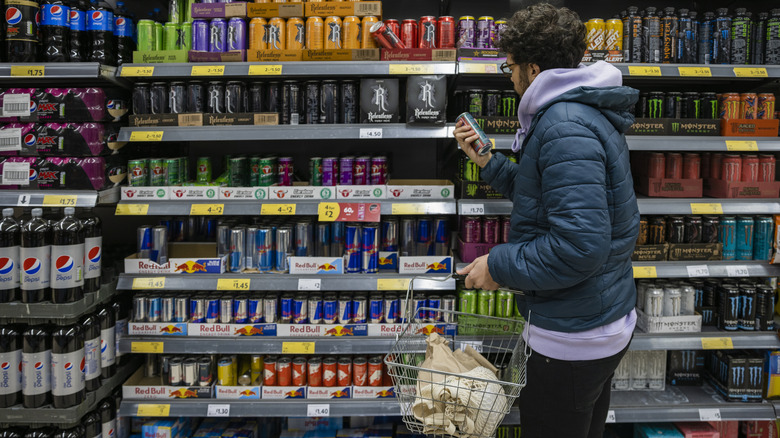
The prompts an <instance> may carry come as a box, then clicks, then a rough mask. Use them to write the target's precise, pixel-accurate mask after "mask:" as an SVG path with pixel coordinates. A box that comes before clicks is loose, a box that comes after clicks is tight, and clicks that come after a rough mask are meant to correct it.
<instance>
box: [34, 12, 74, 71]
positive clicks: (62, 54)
mask: <svg viewBox="0 0 780 438" xmlns="http://www.w3.org/2000/svg"><path fill="white" fill-rule="evenodd" d="M41 38H42V40H41V42H42V43H43V53H42V56H41V60H42V61H44V62H68V61H69V60H70V45H69V43H68V40H69V39H70V6H68V5H67V4H66V3H65V2H64V1H63V0H43V1H42V2H41Z"/></svg>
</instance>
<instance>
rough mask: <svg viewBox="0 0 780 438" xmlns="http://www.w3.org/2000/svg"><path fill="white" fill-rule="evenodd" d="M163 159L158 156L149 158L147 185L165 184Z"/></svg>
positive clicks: (158, 185)
mask: <svg viewBox="0 0 780 438" xmlns="http://www.w3.org/2000/svg"><path fill="white" fill-rule="evenodd" d="M164 163H165V161H164V160H162V159H159V158H150V159H149V185H150V186H152V187H160V186H164V185H165V170H164V169H163V164H164Z"/></svg>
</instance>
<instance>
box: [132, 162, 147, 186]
mask: <svg viewBox="0 0 780 438" xmlns="http://www.w3.org/2000/svg"><path fill="white" fill-rule="evenodd" d="M147 165H148V163H147V162H146V160H130V161H128V162H127V185H129V186H130V187H146V186H148V185H149V169H148V167H147Z"/></svg>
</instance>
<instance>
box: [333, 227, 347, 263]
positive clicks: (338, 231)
mask: <svg viewBox="0 0 780 438" xmlns="http://www.w3.org/2000/svg"><path fill="white" fill-rule="evenodd" d="M346 229H347V224H346V223H345V222H333V223H331V224H330V254H331V257H338V255H339V254H342V253H343V252H344V245H345V243H344V242H345V233H346Z"/></svg>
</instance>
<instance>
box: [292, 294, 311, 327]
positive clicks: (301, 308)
mask: <svg viewBox="0 0 780 438" xmlns="http://www.w3.org/2000/svg"><path fill="white" fill-rule="evenodd" d="M292 304H293V314H292V322H293V324H306V323H308V322H309V297H308V295H306V294H299V295H296V296H295V298H293V302H292Z"/></svg>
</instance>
